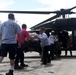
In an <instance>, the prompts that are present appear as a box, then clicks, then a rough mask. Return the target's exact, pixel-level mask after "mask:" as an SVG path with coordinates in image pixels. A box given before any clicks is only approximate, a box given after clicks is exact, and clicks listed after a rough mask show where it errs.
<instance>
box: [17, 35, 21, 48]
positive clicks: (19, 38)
mask: <svg viewBox="0 0 76 75" xmlns="http://www.w3.org/2000/svg"><path fill="white" fill-rule="evenodd" d="M17 37H18V48H20V47H21V35H20V34H17Z"/></svg>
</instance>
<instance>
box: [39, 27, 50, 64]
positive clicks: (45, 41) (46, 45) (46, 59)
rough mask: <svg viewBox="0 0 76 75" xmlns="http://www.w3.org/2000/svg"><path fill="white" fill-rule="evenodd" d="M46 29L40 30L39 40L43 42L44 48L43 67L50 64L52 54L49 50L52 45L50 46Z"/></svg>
mask: <svg viewBox="0 0 76 75" xmlns="http://www.w3.org/2000/svg"><path fill="white" fill-rule="evenodd" d="M45 31H46V29H45V28H44V27H41V28H40V30H39V32H40V33H39V35H38V38H39V39H40V41H41V46H42V47H43V50H42V59H41V60H42V63H41V64H42V65H47V63H50V62H51V60H50V54H49V50H50V44H49V40H48V36H47V34H46V33H45Z"/></svg>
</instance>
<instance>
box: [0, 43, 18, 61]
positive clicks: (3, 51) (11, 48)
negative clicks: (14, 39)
mask: <svg viewBox="0 0 76 75" xmlns="http://www.w3.org/2000/svg"><path fill="white" fill-rule="evenodd" d="M16 49H17V44H1V48H0V56H2V57H6V56H7V53H9V58H10V59H12V60H13V59H15V54H16Z"/></svg>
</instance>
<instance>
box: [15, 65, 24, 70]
mask: <svg viewBox="0 0 76 75" xmlns="http://www.w3.org/2000/svg"><path fill="white" fill-rule="evenodd" d="M14 69H23V67H21V66H19V65H17V66H14Z"/></svg>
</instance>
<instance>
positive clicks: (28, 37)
mask: <svg viewBox="0 0 76 75" xmlns="http://www.w3.org/2000/svg"><path fill="white" fill-rule="evenodd" d="M25 37H27V38H26V39H29V40H33V39H34V37H32V36H30V35H29V33H28V32H27V31H26V32H25Z"/></svg>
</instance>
